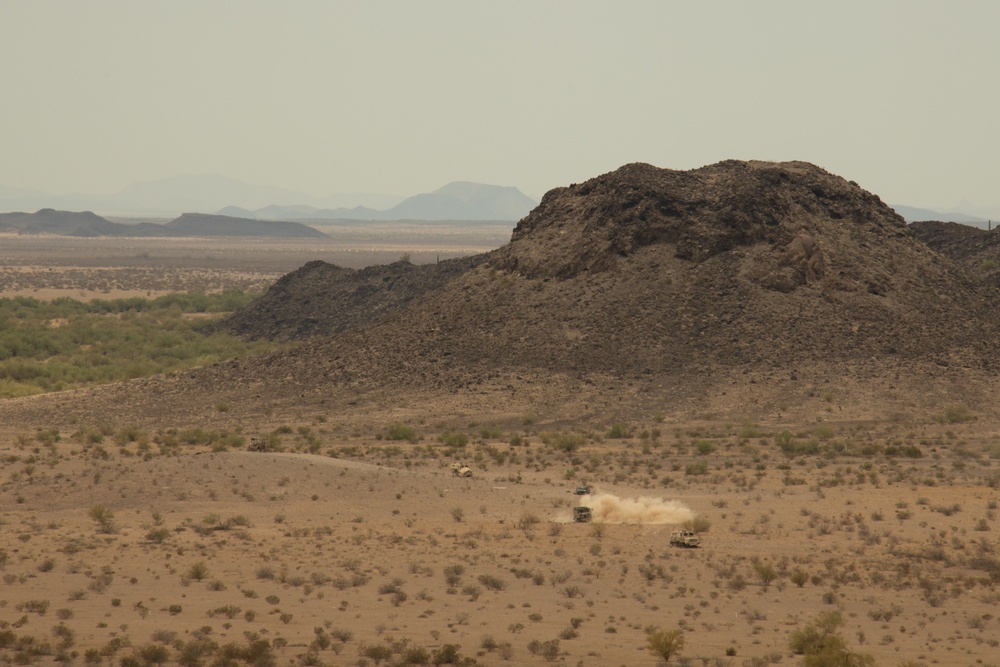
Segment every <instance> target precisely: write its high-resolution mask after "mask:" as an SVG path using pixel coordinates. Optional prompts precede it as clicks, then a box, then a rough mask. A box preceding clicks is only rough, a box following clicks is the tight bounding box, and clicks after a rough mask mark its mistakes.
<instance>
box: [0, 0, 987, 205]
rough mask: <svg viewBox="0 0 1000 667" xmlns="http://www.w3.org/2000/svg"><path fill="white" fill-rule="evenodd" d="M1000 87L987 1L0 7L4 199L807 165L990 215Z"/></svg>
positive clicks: (383, 188)
mask: <svg viewBox="0 0 1000 667" xmlns="http://www.w3.org/2000/svg"><path fill="white" fill-rule="evenodd" d="M998 80H1000V1H997V0H982V1H966V2H962V1H961V0H958V1H950V2H943V1H940V0H905V1H899V2H880V1H878V0H863V1H859V0H840V1H839V2H812V1H803V0H794V1H788V2H778V1H766V0H764V1H755V2H746V1H745V0H740V1H731V2H722V1H720V2H711V1H706V2H692V1H691V0H684V1H682V2H671V1H668V0H654V1H650V2H610V1H608V2H592V1H587V0H573V1H572V2H569V1H567V2H545V1H543V0H530V1H526V2H522V1H517V0H503V1H502V2H501V1H497V2H480V1H474V0H459V1H455V2H444V1H437V0H421V1H420V2H414V1H409V0H407V1H398V2H379V1H373V0H365V1H358V2H337V1H333V0H323V1H320V0H317V1H305V0H303V1H296V0H286V1H284V2H277V1H274V0H170V1H169V2H151V1H140V0H87V2H77V1H76V0H64V1H56V0H2V2H0V82H2V86H3V97H2V100H0V185H5V186H15V187H30V188H37V189H40V190H45V191H49V192H54V193H57V194H62V193H70V192H85V193H94V194H104V193H112V192H115V191H118V190H120V189H121V188H123V187H125V186H126V185H128V184H130V183H133V182H136V181H144V180H153V179H158V178H162V177H166V176H173V175H176V174H185V173H193V174H200V173H218V174H224V175H227V176H231V177H234V178H238V179H241V180H244V181H248V182H250V183H256V184H260V185H277V186H282V187H286V188H291V189H296V190H301V191H304V192H307V193H310V194H314V195H327V194H331V193H338V192H384V193H391V194H399V195H410V194H414V193H417V192H423V191H428V190H433V189H436V188H438V187H440V186H442V185H444V184H445V183H447V182H450V181H454V180H471V181H479V182H484V183H492V184H498V185H515V186H517V187H519V188H520V189H521V190H523V191H524V192H526V193H527V194H530V195H532V196H536V197H537V196H540V195H541V194H543V193H544V192H545V191H546V190H548V189H549V188H552V187H555V186H559V185H566V184H569V183H571V182H578V181H581V180H584V179H586V178H589V177H591V176H595V175H597V174H600V173H604V172H606V171H610V170H612V169H615V168H616V167H618V166H620V165H622V164H625V163H628V162H635V161H643V162H650V163H652V164H655V165H657V166H661V167H669V168H674V169H689V168H692V167H698V166H702V165H705V164H710V163H713V162H716V161H719V160H723V159H727V158H738V159H763V160H790V159H800V160H807V161H809V162H814V163H816V164H818V165H820V166H821V167H824V168H825V169H828V170H829V171H832V172H834V173H837V174H839V175H841V176H844V177H845V178H848V179H852V180H855V181H858V182H859V183H860V184H861V185H862V186H863V187H865V188H866V189H868V190H871V191H873V192H875V193H876V194H878V195H880V196H881V197H882V198H883V199H884V200H885V201H887V202H889V203H899V204H909V205H913V206H926V207H948V206H953V205H956V204H958V203H959V202H961V201H962V200H968V201H970V202H972V203H974V204H978V205H986V204H991V205H992V204H998V203H1000V155H998V148H1000V85H998Z"/></svg>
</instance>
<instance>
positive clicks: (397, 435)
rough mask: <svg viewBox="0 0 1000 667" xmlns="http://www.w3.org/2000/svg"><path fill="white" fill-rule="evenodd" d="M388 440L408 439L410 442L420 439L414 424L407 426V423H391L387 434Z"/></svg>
mask: <svg viewBox="0 0 1000 667" xmlns="http://www.w3.org/2000/svg"><path fill="white" fill-rule="evenodd" d="M385 438H386V440H406V441H408V442H416V441H417V440H419V437H418V436H417V431H416V429H414V428H413V427H412V426H407V425H406V424H400V423H398V422H397V423H395V424H390V426H389V428H388V430H387V431H386V435H385Z"/></svg>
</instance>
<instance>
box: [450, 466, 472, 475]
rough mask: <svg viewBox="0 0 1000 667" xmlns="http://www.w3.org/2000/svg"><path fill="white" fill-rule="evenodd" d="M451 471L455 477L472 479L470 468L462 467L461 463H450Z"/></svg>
mask: <svg viewBox="0 0 1000 667" xmlns="http://www.w3.org/2000/svg"><path fill="white" fill-rule="evenodd" d="M451 471H452V472H453V473H455V475H456V476H457V477H472V468H470V467H469V466H464V465H462V464H461V463H452V464H451Z"/></svg>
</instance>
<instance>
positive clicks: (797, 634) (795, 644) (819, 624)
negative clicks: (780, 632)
mask: <svg viewBox="0 0 1000 667" xmlns="http://www.w3.org/2000/svg"><path fill="white" fill-rule="evenodd" d="M843 622H844V620H843V617H842V616H841V615H840V612H838V611H831V612H824V613H822V614H820V615H819V616H818V617H817V618H816V620H815V621H813V622H812V623H809V624H808V625H806V626H805V627H804V628H796V629H795V630H793V631H792V633H791V635H789V638H788V645H789V647H790V648H791V649H792V652H793V653H795V654H797V655H802V656H805V658H804V659H803V661H802V664H803V665H805V667H827V666H828V665H829V666H830V667H834V666H837V665H850V666H852V667H855V666H856V667H865V666H867V665H874V664H875V658H874V657H872V656H871V655H868V654H862V653H852V652H851V651H849V650H848V649H847V645H846V644H845V643H844V639H843V638H842V637H841V636H840V634H839V633H838V632H837V628H839V627H840V626H841V625H842V624H843Z"/></svg>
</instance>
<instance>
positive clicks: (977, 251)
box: [910, 221, 1000, 287]
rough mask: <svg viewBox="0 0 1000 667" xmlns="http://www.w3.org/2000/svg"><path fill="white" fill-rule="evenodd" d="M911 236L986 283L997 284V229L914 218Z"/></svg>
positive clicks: (999, 274)
mask: <svg viewBox="0 0 1000 667" xmlns="http://www.w3.org/2000/svg"><path fill="white" fill-rule="evenodd" d="M910 230H911V231H912V232H913V234H914V236H916V237H917V238H918V239H920V240H921V241H923V242H924V243H926V244H927V245H928V246H930V247H931V248H933V249H934V250H937V251H938V252H940V253H941V254H943V255H947V256H948V257H950V258H951V259H953V260H955V262H957V263H958V264H960V265H961V266H963V267H965V268H966V269H967V270H968V271H969V273H970V274H971V275H973V276H974V277H976V278H979V279H981V280H982V281H983V282H985V283H986V284H988V285H992V286H993V287H1000V233H998V232H997V230H996V229H993V230H991V231H987V230H985V229H982V228H979V227H972V226H969V225H963V224H959V223H957V222H938V221H927V222H914V223H911V224H910Z"/></svg>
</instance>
